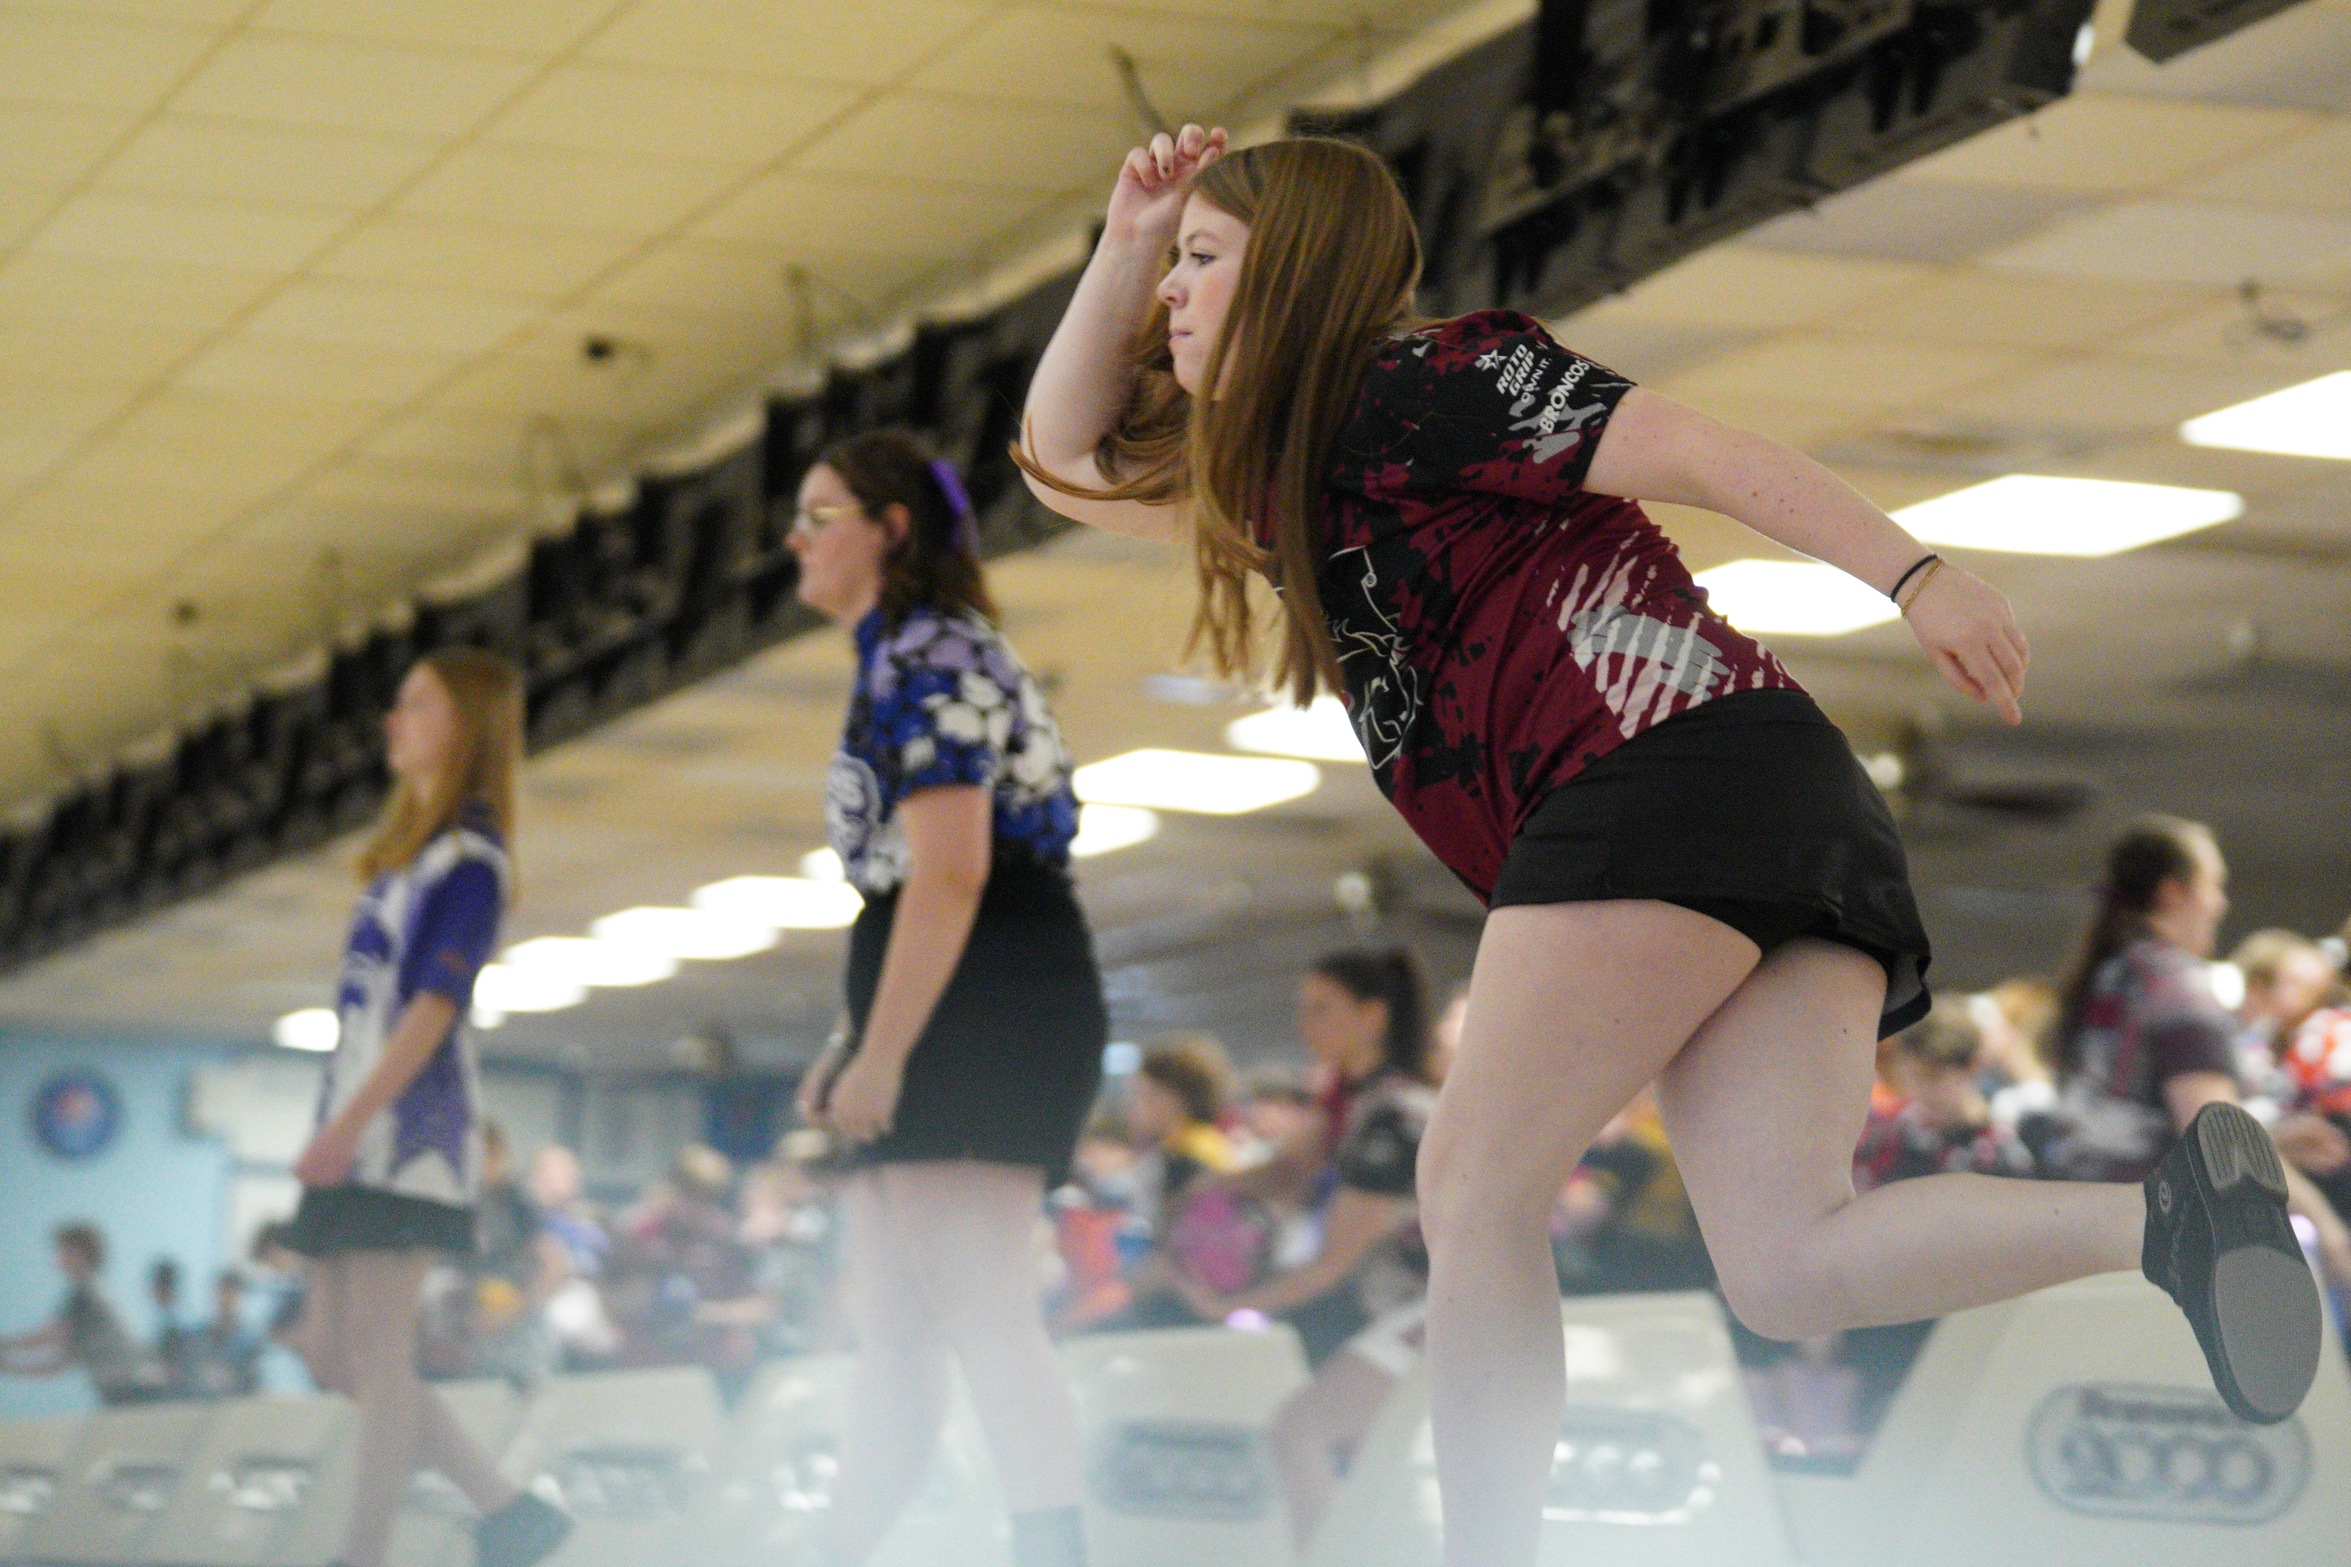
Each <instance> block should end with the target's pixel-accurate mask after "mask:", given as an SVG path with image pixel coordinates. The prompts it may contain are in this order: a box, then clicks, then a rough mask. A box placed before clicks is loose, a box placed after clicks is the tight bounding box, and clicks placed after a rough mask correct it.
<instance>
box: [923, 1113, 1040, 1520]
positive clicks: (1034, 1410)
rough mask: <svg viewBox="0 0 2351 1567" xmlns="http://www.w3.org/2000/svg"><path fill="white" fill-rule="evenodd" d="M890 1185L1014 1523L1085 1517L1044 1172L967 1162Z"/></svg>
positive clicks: (927, 1168) (927, 1169)
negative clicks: (1054, 1336)
mask: <svg viewBox="0 0 2351 1567" xmlns="http://www.w3.org/2000/svg"><path fill="white" fill-rule="evenodd" d="M880 1173H881V1178H882V1181H883V1184H884V1186H885V1187H886V1188H887V1190H888V1191H889V1194H890V1201H891V1204H892V1206H893V1211H894V1212H896V1213H898V1214H901V1215H904V1216H905V1217H906V1218H907V1219H908V1220H909V1221H910V1222H911V1223H912V1224H913V1225H914V1226H915V1227H916V1229H917V1230H918V1232H919V1235H920V1240H919V1247H920V1251H919V1255H920V1256H921V1257H922V1259H923V1261H924V1264H925V1268H926V1277H927V1280H928V1291H927V1293H928V1297H929V1300H930V1307H931V1319H932V1320H933V1321H934V1322H936V1323H937V1324H938V1325H939V1328H940V1331H941V1332H942V1333H944V1334H945V1336H946V1339H947V1342H948V1344H949V1345H950V1347H952V1348H953V1349H954V1351H955V1359H956V1363H957V1364H958V1365H960V1366H961V1367H962V1368H963V1379H964V1381H965V1382H966V1383H968V1384H969V1385H970V1387H971V1397H972V1404H973V1407H974V1409H975V1410H976V1412H977V1413H978V1415H979V1419H980V1429H981V1430H983V1431H984V1432H986V1433H987V1438H988V1453H989V1456H991V1457H992V1458H994V1459H995V1461H996V1474H997V1478H998V1479H999V1480H1001V1481H1002V1482H1003V1485H1004V1501H1005V1505H1006V1506H1007V1507H1008V1508H1009V1509H1010V1510H1011V1511H1012V1512H1014V1513H1016V1514H1018V1513H1033V1512H1040V1511H1045V1510H1050V1509H1058V1508H1066V1507H1075V1506H1076V1505H1077V1504H1078V1500H1079V1494H1080V1485H1081V1475H1080V1470H1081V1464H1080V1461H1079V1457H1078V1451H1079V1437H1078V1409H1077V1401H1076V1400H1075V1399H1073V1398H1072V1397H1071V1396H1070V1392H1069V1383H1068V1381H1067V1380H1066V1379H1065V1378H1064V1377H1063V1375H1062V1371H1061V1362H1060V1361H1059V1359H1057V1358H1056V1357H1055V1355H1054V1353H1053V1343H1052V1340H1051V1339H1049V1338H1048V1337H1047V1336H1046V1333H1045V1313H1044V1305H1043V1300H1042V1294H1041V1290H1040V1288H1039V1284H1040V1281H1039V1278H1038V1275H1037V1268H1036V1228H1037V1219H1038V1215H1039V1214H1040V1213H1041V1212H1042V1211H1043V1207H1044V1201H1045V1179H1044V1176H1043V1174H1042V1173H1041V1172H1039V1171H1037V1170H1031V1169H1023V1168H1020V1167H1018V1166H1016V1165H1008V1164H986V1163H980V1162H978V1161H968V1160H958V1161H954V1162H943V1163H938V1164H929V1163H924V1164H897V1165H890V1166H888V1167H887V1168H885V1169H883V1170H882V1171H881V1172H880Z"/></svg>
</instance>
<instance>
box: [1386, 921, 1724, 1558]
mask: <svg viewBox="0 0 2351 1567" xmlns="http://www.w3.org/2000/svg"><path fill="white" fill-rule="evenodd" d="M1756 957H1757V952H1756V947H1755V944H1754V943H1753V942H1751V941H1749V940H1748V939H1747V938H1746V937H1744V936H1742V935H1740V934H1739V933H1738V932H1736V931H1734V930H1732V929H1731V928H1730V927H1728V926H1726V925H1723V924H1720V923H1718V922H1716V921H1714V920H1711V919H1708V918H1706V917H1705V916H1704V915H1701V914H1694V913H1692V912H1691V911H1689V910H1688V909H1683V908H1678V907H1675V906H1673V905H1671V904H1664V903H1651V902H1631V901H1626V902H1610V903H1565V904H1551V905H1543V906H1536V907H1519V908H1506V909H1499V910H1496V911H1495V913H1494V914H1493V915H1492V917H1491V918H1489V919H1488V920H1487V922H1486V930H1485V935H1484V937H1483V939H1482V940H1481V941H1480V942H1479V944H1478V959H1477V969H1476V972H1475V973H1474V974H1473V975H1472V977H1471V980H1470V999H1469V1017H1468V1022H1467V1024H1466V1026H1465V1027H1464V1029H1463V1037H1462V1043H1461V1052H1460V1056H1459V1058H1458V1059H1457V1060H1456V1061H1455V1063H1454V1067H1453V1071H1452V1074H1451V1075H1450V1076H1449V1077H1448V1078H1447V1079H1446V1081H1445V1087H1444V1090H1443V1092H1442V1093H1441V1094H1440V1095H1439V1096H1438V1101H1437V1111H1436V1114H1435V1116H1434V1117H1433V1119H1432V1120H1431V1122H1430V1125H1429V1132H1428V1136H1427V1138H1426V1139H1425V1140H1424V1141H1423V1143H1422V1145H1421V1155H1420V1198H1421V1223H1422V1226H1423V1228H1424V1230H1425V1231H1426V1233H1427V1235H1428V1242H1429V1263H1430V1269H1429V1323H1428V1356H1429V1380H1430V1399H1431V1414H1432V1417H1433V1420H1434V1423H1435V1427H1436V1455H1437V1475H1438V1481H1439V1484H1440V1485H1441V1486H1442V1488H1443V1491H1444V1498H1445V1560H1446V1562H1447V1563H1448V1564H1450V1567H1529V1564H1531V1563H1533V1561H1534V1560H1535V1551H1536V1543H1537V1540H1538V1538H1539V1534H1540V1530H1541V1526H1542V1498H1543V1492H1544V1489H1545V1486H1546V1484H1547V1483H1548V1480H1549V1477H1550V1467H1551V1452H1552V1447H1553V1444H1554V1443H1555V1442H1556V1440H1557V1438H1558V1432H1559V1419H1560V1411H1561V1408H1562V1406H1563V1405H1564V1403H1565V1400H1566V1383H1567V1373H1566V1366H1565V1356H1564V1349H1563V1344H1562V1339H1561V1335H1560V1327H1559V1281H1558V1275H1557V1273H1556V1272H1555V1270H1554V1265H1553V1262H1552V1258H1551V1247H1550V1236H1549V1230H1548V1228H1547V1225H1548V1220H1549V1218H1550V1213H1551V1207H1552V1204H1553V1203H1554V1202H1555V1201H1556V1200H1557V1198H1558V1195H1559V1189H1560V1187H1561V1186H1562V1185H1563V1184H1565V1182H1566V1179H1567V1175H1568V1172H1569V1171H1570V1170H1571V1169H1573V1168H1574V1166H1575V1162H1576V1160H1577V1159H1578V1158H1579V1157H1580V1156H1581V1155H1582V1153H1583V1150H1584V1147H1585V1145H1587V1144H1588V1143H1590V1142H1591V1140H1592V1138H1593V1137H1594V1136H1595V1135H1597V1134H1598V1132H1599V1130H1600V1128H1601V1127H1603V1126H1605V1125H1606V1124H1607V1123H1608V1120H1609V1118H1610V1117H1611V1116H1613V1115H1614V1114H1616V1112H1617V1111H1618V1110H1620V1109H1622V1108H1623V1107H1624V1105H1625V1103H1626V1101H1628V1100H1630V1099H1631V1098H1632V1096H1633V1095H1634V1094H1635V1093H1636V1092H1638V1091H1639V1090H1640V1088H1641V1087H1642V1085H1643V1084H1645V1083H1647V1082H1649V1081H1650V1080H1651V1079H1652V1078H1654V1077H1655V1076H1656V1075H1657V1073H1658V1071H1659V1070H1660V1069H1661V1068H1663V1067H1664V1065H1665V1064H1666V1063H1667V1062H1668V1061H1670V1060H1672V1059H1673V1057H1674V1054H1675V1052H1677V1051H1679V1050H1680V1049H1681V1048H1682V1046H1683V1044H1684V1043H1685V1042H1686V1041H1687V1040H1688V1039H1689V1038H1690V1036H1691V1035H1692V1034H1694V1033H1696V1032H1697V1030H1698V1027H1699V1025H1700V1024H1702V1023H1704V1022H1705V1021H1706V1019H1707V1017H1708V1016H1709V1015H1710V1014H1712V1013H1713V1011H1714V1010H1715V1008H1716V1007H1718V1006H1720V1005H1721V1004H1722V1002H1723V1001H1724V999H1725V998H1726V997H1728V996H1729V995H1730V994H1731V992H1732V991H1733V990H1735V989H1737V988H1738V985H1739V982H1740V981H1741V980H1743V979H1745V978H1746V976H1747V974H1748V973H1749V972H1750V971H1751V970H1752V969H1753V968H1754V966H1755V962H1756Z"/></svg>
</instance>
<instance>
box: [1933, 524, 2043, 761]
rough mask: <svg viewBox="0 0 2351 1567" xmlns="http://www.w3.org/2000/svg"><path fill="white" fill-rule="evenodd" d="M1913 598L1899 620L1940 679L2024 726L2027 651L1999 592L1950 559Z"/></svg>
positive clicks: (2012, 616)
mask: <svg viewBox="0 0 2351 1567" xmlns="http://www.w3.org/2000/svg"><path fill="white" fill-rule="evenodd" d="M1927 569H1928V570H1929V571H1930V572H1932V573H1933V575H1932V576H1931V577H1930V578H1929V579H1928V581H1927V584H1926V586H1925V587H1923V588H1921V589H1920V590H1919V591H1918V592H1917V593H1916V594H1914V595H1912V597H1911V600H1910V608H1908V609H1907V610H1904V611H1903V616H1904V618H1905V619H1907V620H1908V621H1909V622H1910V634H1911V635H1912V636H1914V637H1916V638H1918V645H1919V646H1920V647H1923V648H1925V649H1926V650H1927V652H1928V653H1929V654H1931V655H1932V656H1933V658H1934V660H1935V667H1936V668H1937V669H1939V670H1941V671H1942V673H1943V678H1944V679H1945V680H1948V681H1950V682H1951V684H1953V685H1954V686H1957V687H1958V688H1959V689H1960V690H1961V691H1963V692H1965V693H1966V694H1967V695H1969V696H1971V697H1973V698H1975V699H1976V700H1977V701H1979V702H1982V703H1985V704H1987V705H1988V706H1991V707H1996V708H1998V709H1999V710H2000V716H2001V717H2003V718H2005V719H2007V720H2008V721H2009V722H2010V723H2012V724H2021V723H2023V722H2024V709H2023V708H2022V707H2020V706H2019V705H2018V703H2019V702H2020V701H2021V700H2022V698H2023V696H2024V671H2025V665H2026V664H2027V663H2028V662H2030V661H2031V659H2032V656H2033V651H2032V649H2031V648H2030V647H2029V646H2027V645H2026V643H2025V639H2024V633H2023V632H2022V631H2020V630H2018V629H2017V625H2016V616H2015V614H2014V613H2013V612H2012V611H2010V609H2009V607H2008V600H2007V599H2006V598H2005V597H2004V596H2002V594H2001V592H2000V590H1999V589H1997V588H1995V587H1993V586H1992V585H1991V584H1990V583H1988V582H1986V581H1984V580H1983V579H1982V578H1981V577H1978V576H1976V575H1975V574H1974V573H1972V572H1967V571H1962V570H1961V569H1960V568H1959V567H1957V566H1955V565H1953V564H1952V563H1951V562H1950V561H1948V560H1946V561H1944V562H1943V563H1942V564H1941V565H1940V566H1930V567H1928V568H1927Z"/></svg>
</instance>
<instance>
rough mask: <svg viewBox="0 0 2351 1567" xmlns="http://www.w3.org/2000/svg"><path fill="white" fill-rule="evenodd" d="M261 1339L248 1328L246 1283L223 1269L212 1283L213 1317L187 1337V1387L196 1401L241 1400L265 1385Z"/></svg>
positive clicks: (242, 1276)
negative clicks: (213, 1399)
mask: <svg viewBox="0 0 2351 1567" xmlns="http://www.w3.org/2000/svg"><path fill="white" fill-rule="evenodd" d="M260 1360H261V1339H260V1337H259V1336H258V1335H257V1334H255V1333H254V1332H253V1330H252V1329H251V1328H249V1327H247V1326H246V1325H245V1279H244V1275H242V1274H240V1273H238V1272H237V1270H236V1269H234V1268H223V1269H222V1270H221V1271H220V1274H219V1276H218V1277H216V1278H215V1279H214V1280H213V1281H212V1317H211V1320H209V1321H207V1322H206V1323H204V1325H203V1326H201V1327H197V1328H192V1329H190V1330H189V1331H188V1335H187V1362H186V1363H187V1380H186V1384H185V1385H186V1387H187V1389H188V1392H189V1393H190V1395H191V1396H193V1397H196V1398H238V1397H242V1396H243V1395H245V1394H247V1393H251V1392H254V1391H256V1390H257V1389H258V1388H259V1387H260V1385H261V1367H260Z"/></svg>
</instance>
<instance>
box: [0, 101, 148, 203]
mask: <svg viewBox="0 0 2351 1567" xmlns="http://www.w3.org/2000/svg"><path fill="white" fill-rule="evenodd" d="M136 123H137V120H136V118H135V117H134V116H132V115H129V114H124V113H122V112H120V111H117V110H109V109H69V108H64V107H61V106H58V105H55V104H32V103H0V147H4V148H6V149H7V151H6V152H5V153H0V176H4V177H5V178H6V179H7V181H8V182H9V183H10V184H12V185H71V184H73V183H75V182H76V181H78V180H80V179H81V178H82V177H83V176H84V175H86V174H88V173H89V172H90V171H91V169H92V168H94V167H96V165H97V163H98V160H99V159H100V158H101V157H103V156H104V155H105V154H106V152H107V149H109V148H111V147H112V146H113V145H114V144H115V143H116V142H118V141H120V140H121V139H122V138H123V136H124V135H125V134H126V133H127V132H128V131H129V130H130V128H131V127H132V126H133V125H134V124H136Z"/></svg>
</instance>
